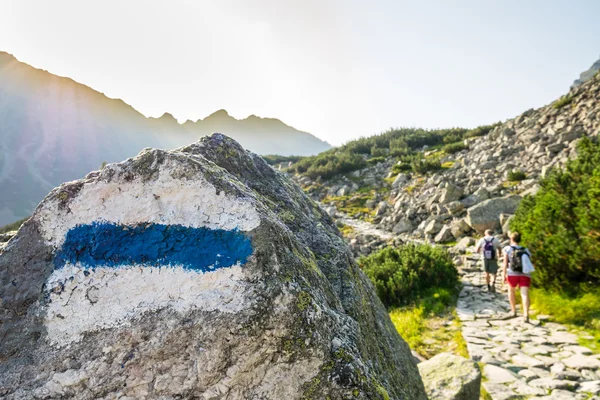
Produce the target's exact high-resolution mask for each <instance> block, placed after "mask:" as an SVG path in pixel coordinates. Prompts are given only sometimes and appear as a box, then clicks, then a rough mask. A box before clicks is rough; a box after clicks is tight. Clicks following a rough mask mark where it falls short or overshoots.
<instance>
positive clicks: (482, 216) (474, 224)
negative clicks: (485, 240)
mask: <svg viewBox="0 0 600 400" xmlns="http://www.w3.org/2000/svg"><path fill="white" fill-rule="evenodd" d="M520 201H521V197H520V196H508V197H498V198H494V199H488V200H485V201H483V202H481V203H479V204H477V205H476V206H473V207H471V208H469V209H468V210H467V218H466V222H467V224H468V225H469V226H470V227H471V228H473V229H474V230H475V231H477V232H478V233H480V234H482V233H483V232H484V231H485V230H486V229H492V230H499V229H501V228H502V226H501V225H500V214H514V213H515V211H516V210H517V207H518V206H519V202H520Z"/></svg>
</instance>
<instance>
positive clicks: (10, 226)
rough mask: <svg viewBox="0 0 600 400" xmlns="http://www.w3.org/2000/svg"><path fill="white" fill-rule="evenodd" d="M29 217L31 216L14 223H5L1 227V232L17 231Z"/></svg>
mask: <svg viewBox="0 0 600 400" xmlns="http://www.w3.org/2000/svg"><path fill="white" fill-rule="evenodd" d="M28 219H29V217H25V218H23V219H20V220H18V221H16V222H13V223H12V224H8V225H4V226H3V227H0V233H6V232H10V231H16V230H18V229H19V228H20V227H21V225H23V222H25V221H27V220H28Z"/></svg>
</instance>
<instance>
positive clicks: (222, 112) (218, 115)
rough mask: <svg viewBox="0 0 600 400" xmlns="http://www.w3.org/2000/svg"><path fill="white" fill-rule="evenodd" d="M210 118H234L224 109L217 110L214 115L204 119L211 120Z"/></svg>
mask: <svg viewBox="0 0 600 400" xmlns="http://www.w3.org/2000/svg"><path fill="white" fill-rule="evenodd" d="M209 118H232V117H231V115H229V113H228V112H227V110H225V109H223V108H222V109H220V110H217V111H215V112H214V113H212V114H210V115H209V116H208V117H206V118H204V119H209Z"/></svg>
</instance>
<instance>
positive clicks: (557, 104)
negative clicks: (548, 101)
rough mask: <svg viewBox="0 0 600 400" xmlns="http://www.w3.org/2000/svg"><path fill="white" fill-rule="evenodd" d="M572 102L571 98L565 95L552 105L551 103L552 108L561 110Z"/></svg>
mask: <svg viewBox="0 0 600 400" xmlns="http://www.w3.org/2000/svg"><path fill="white" fill-rule="evenodd" d="M572 102H573V96H570V95H566V96H563V97H561V98H560V99H558V100H556V101H555V102H554V103H552V107H554V108H556V109H557V110H560V109H561V108H563V107H564V106H566V105H569V104H571V103H572Z"/></svg>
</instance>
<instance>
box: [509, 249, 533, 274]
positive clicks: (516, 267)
mask: <svg viewBox="0 0 600 400" xmlns="http://www.w3.org/2000/svg"><path fill="white" fill-rule="evenodd" d="M510 247H511V248H512V249H513V251H511V252H510V256H509V257H508V263H509V264H510V269H511V270H513V272H521V273H522V272H523V256H529V255H528V254H527V250H526V249H525V247H521V246H518V247H517V246H510Z"/></svg>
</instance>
